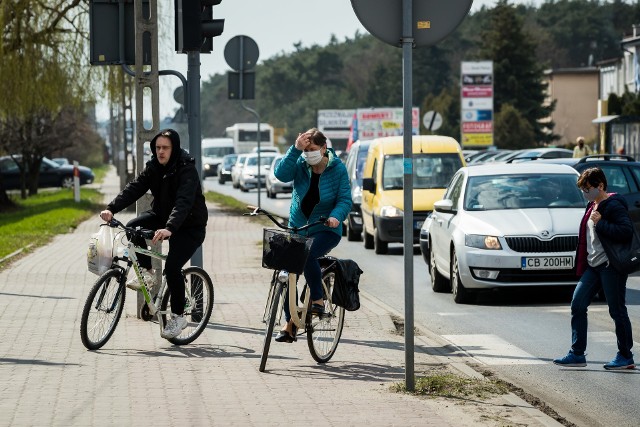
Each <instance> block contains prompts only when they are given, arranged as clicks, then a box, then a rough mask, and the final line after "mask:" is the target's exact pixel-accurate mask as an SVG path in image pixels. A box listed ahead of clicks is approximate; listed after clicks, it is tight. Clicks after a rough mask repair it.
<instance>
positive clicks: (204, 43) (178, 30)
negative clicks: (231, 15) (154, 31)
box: [174, 0, 224, 53]
mask: <svg viewBox="0 0 640 427" xmlns="http://www.w3.org/2000/svg"><path fill="white" fill-rule="evenodd" d="M174 1H175V2H174V5H175V16H176V18H175V24H176V25H175V35H176V52H179V53H187V52H193V51H199V52H202V53H210V52H211V49H212V47H213V37H217V36H219V35H220V34H222V31H223V30H224V19H213V6H215V5H218V4H220V3H221V2H222V0H174Z"/></svg>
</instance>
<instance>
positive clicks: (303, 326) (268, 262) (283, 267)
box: [245, 206, 344, 372]
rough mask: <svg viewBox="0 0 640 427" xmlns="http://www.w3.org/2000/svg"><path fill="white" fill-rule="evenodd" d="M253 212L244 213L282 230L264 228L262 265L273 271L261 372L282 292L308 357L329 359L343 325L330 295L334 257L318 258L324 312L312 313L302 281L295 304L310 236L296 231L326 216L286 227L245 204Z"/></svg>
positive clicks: (341, 312) (341, 310)
mask: <svg viewBox="0 0 640 427" xmlns="http://www.w3.org/2000/svg"><path fill="white" fill-rule="evenodd" d="M248 208H250V209H252V210H253V212H251V213H249V214H245V215H250V216H257V215H265V216H267V217H268V218H269V219H270V220H271V221H272V222H273V223H274V224H275V225H277V226H278V227H279V228H280V229H281V230H282V231H281V230H276V229H268V228H265V229H264V230H263V257H262V266H263V267H265V268H269V269H272V270H274V271H273V275H272V277H271V283H270V287H269V293H268V294H267V302H266V305H265V309H264V314H263V317H262V321H263V323H265V332H264V342H263V346H262V356H261V358H260V372H264V370H265V367H266V364H267V358H268V355H269V348H270V346H271V340H272V338H273V332H274V327H275V325H276V324H278V325H280V321H281V318H282V313H283V309H284V300H285V298H284V295H286V292H288V293H289V312H290V314H291V319H292V320H293V323H294V325H295V326H296V329H297V334H296V337H297V335H301V334H303V333H306V335H307V346H308V347H309V353H311V357H313V359H314V360H315V361H316V362H318V363H326V362H328V361H329V360H330V359H331V358H332V357H333V355H334V354H335V352H336V349H337V347H338V343H339V342H340V337H341V335H342V329H343V327H344V308H343V307H340V306H337V305H335V304H333V302H332V301H331V296H332V294H333V289H334V285H335V283H336V263H337V259H336V258H334V257H330V256H323V257H320V258H318V261H319V262H320V266H321V268H322V293H323V297H322V298H323V300H324V311H325V314H322V315H315V314H313V315H312V314H311V292H310V289H309V285H308V284H307V283H305V284H304V287H303V290H302V293H301V301H302V305H300V306H299V305H298V298H297V290H298V289H297V282H298V277H299V275H300V274H302V271H303V269H304V265H305V263H306V259H307V256H308V255H309V250H310V248H311V241H312V239H313V238H310V237H306V236H302V235H300V234H296V233H298V232H300V231H303V230H306V229H308V228H309V227H312V226H314V225H318V224H323V223H324V222H325V221H326V218H321V219H320V220H318V221H317V222H314V223H311V224H307V225H304V226H302V227H289V226H286V225H284V224H281V223H280V222H279V221H278V220H277V219H275V218H274V217H273V216H272V215H271V214H270V213H269V212H267V211H265V210H264V209H261V208H257V207H254V206H248Z"/></svg>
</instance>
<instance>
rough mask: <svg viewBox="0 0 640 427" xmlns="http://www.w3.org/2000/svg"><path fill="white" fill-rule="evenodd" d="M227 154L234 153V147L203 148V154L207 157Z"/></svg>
mask: <svg viewBox="0 0 640 427" xmlns="http://www.w3.org/2000/svg"><path fill="white" fill-rule="evenodd" d="M227 154H233V147H206V148H203V149H202V155H203V156H205V157H223V156H226V155H227Z"/></svg>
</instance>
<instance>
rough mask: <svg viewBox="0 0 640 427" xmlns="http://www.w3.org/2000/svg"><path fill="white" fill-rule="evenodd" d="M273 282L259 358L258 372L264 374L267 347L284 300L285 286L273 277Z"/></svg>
mask: <svg viewBox="0 0 640 427" xmlns="http://www.w3.org/2000/svg"><path fill="white" fill-rule="evenodd" d="M274 282H275V283H273V284H272V285H271V290H270V291H269V299H271V307H270V308H269V315H268V316H267V318H266V319H265V324H266V327H265V330H264V343H263V344H262V357H260V372H264V368H265V367H266V366H267V357H268V356H269V347H271V339H272V338H273V328H274V326H275V324H276V319H277V317H278V314H279V313H280V312H281V310H282V305H283V304H284V298H283V295H282V292H283V290H284V289H285V286H284V284H283V283H280V282H278V281H277V280H276V279H275V276H274Z"/></svg>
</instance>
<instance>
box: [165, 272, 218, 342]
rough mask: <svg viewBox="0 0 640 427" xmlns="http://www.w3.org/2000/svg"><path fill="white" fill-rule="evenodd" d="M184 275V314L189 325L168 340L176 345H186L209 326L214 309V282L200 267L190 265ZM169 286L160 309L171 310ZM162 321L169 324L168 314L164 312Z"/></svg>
mask: <svg viewBox="0 0 640 427" xmlns="http://www.w3.org/2000/svg"><path fill="white" fill-rule="evenodd" d="M182 274H183V275H184V292H185V306H184V315H185V317H186V318H187V322H188V323H187V326H186V327H185V328H184V329H183V330H182V333H181V334H180V335H178V336H177V337H175V338H169V339H168V341H169V342H171V343H173V344H175V345H184V344H189V343H191V342H193V341H194V340H195V339H196V338H198V337H199V336H200V334H201V333H202V331H204V329H205V328H206V327H207V324H208V323H209V318H210V317H211V312H212V311H213V282H212V281H211V278H210V277H209V274H207V272H206V271H204V270H203V269H202V268H200V267H188V268H185V269H184V270H182ZM170 295H171V293H170V292H169V288H167V290H166V291H165V293H164V295H163V296H162V303H160V310H161V311H162V312H169V311H171V301H170ZM162 323H163V324H165V325H166V324H167V315H166V314H162Z"/></svg>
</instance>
